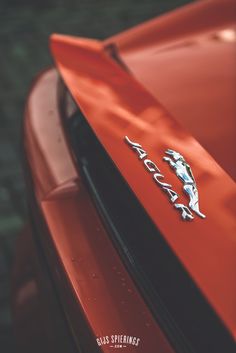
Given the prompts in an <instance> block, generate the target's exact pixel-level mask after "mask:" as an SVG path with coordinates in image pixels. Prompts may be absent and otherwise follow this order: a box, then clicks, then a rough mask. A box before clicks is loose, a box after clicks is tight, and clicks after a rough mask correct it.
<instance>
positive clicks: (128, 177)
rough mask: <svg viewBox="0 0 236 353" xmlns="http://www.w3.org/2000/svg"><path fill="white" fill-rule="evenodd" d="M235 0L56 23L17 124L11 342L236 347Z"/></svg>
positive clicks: (51, 346)
mask: <svg viewBox="0 0 236 353" xmlns="http://www.w3.org/2000/svg"><path fill="white" fill-rule="evenodd" d="M235 20H236V2H235V1H234V0H213V1H212V0H205V1H199V2H194V3H193V4H190V5H187V6H185V7H183V8H180V9H177V10H175V11H173V12H170V13H168V14H165V15H163V16H160V17H158V18H155V19H153V20H151V21H148V22H146V23H143V24H141V25H139V26H137V27H135V28H132V29H130V30H127V31H125V32H122V33H120V34H118V35H115V36H113V37H111V38H108V39H106V40H104V41H98V40H92V39H85V38H78V37H71V36H65V35H59V34H54V35H52V37H51V38H50V47H51V53H52V56H53V58H54V61H55V67H53V68H50V69H48V70H45V71H44V72H42V73H41V74H39V76H38V77H37V78H36V79H35V81H34V83H33V85H32V88H31V91H30V93H29V96H28V99H27V104H26V110H25V118H24V128H23V144H24V156H25V162H24V167H25V175H26V183H27V190H28V199H29V212H30V218H31V226H30V227H28V228H27V229H25V231H24V233H23V234H22V238H21V239H25V241H24V242H23V241H22V240H21V242H20V243H19V244H18V249H17V258H16V265H15V272H14V281H13V287H14V296H13V307H14V313H15V330H16V334H17V336H18V342H19V347H20V348H19V351H20V352H24V353H25V352H30V353H32V352H34V353H35V352H40V353H42V352H50V353H54V352H56V353H71V352H78V353H79V352H81V353H96V352H100V353H113V352H120V353H133V352H137V353H233V352H235V351H236V344H235V338H236V231H235V230H236V224H235V194H236V189H235V184H234V179H235V177H236V169H235V159H234V153H233V152H234V148H235V131H236V126H235V115H236V100H235V91H236V66H235V57H236V46H235V45H236V43H235V42H236V26H235V22H236V21H235Z"/></svg>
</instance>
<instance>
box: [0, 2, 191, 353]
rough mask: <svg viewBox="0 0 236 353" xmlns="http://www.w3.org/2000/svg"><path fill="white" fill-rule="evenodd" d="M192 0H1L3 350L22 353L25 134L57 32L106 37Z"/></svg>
mask: <svg viewBox="0 0 236 353" xmlns="http://www.w3.org/2000/svg"><path fill="white" fill-rule="evenodd" d="M188 2H190V1H188V0H146V1H145V0H97V1H95V0H87V1H86V0H77V1H76V0H68V1H62V0H59V1H55V0H47V1H46V0H41V1H32V0H31V1H29V0H21V1H19V0H18V1H17V0H12V1H9V0H8V1H6V0H1V2H0V18H1V24H0V53H1V55H0V74H1V75H0V77H1V79H0V352H1V353H8V352H17V349H15V344H14V339H13V338H12V337H13V336H12V331H11V314H10V300H9V298H10V273H11V264H12V261H13V259H14V244H15V240H16V238H17V234H18V233H19V231H20V229H21V227H22V226H23V224H24V222H25V221H26V219H27V214H26V213H27V212H26V203H25V192H24V189H25V186H24V180H23V177H22V171H21V148H20V134H21V124H22V117H23V110H24V101H25V98H26V95H27V91H28V89H29V86H30V83H31V81H32V79H33V77H34V76H35V74H37V72H38V71H39V70H41V69H43V68H44V67H45V66H49V65H52V60H51V57H50V53H49V50H48V37H49V35H50V34H51V33H53V32H59V33H65V34H73V35H78V36H84V37H92V38H99V39H103V38H106V37H108V36H111V35H113V34H115V33H117V32H119V31H122V30H124V29H126V28H129V27H131V26H134V25H136V24H138V23H140V22H143V21H145V20H147V19H150V18H152V17H155V16H158V15H160V14H162V13H164V12H167V11H169V10H172V9H174V8H176V7H179V6H181V5H184V4H186V3H188Z"/></svg>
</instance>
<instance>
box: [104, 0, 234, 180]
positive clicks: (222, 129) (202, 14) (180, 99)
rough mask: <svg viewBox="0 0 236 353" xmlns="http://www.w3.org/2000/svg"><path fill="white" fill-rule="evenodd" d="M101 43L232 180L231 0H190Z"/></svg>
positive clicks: (232, 39) (232, 75)
mask: <svg viewBox="0 0 236 353" xmlns="http://www.w3.org/2000/svg"><path fill="white" fill-rule="evenodd" d="M219 14H220V16H219ZM105 43H106V44H107V45H109V44H111V43H113V45H114V44H115V45H116V47H117V49H118V53H119V56H120V58H121V59H122V61H123V62H124V64H125V65H126V66H127V67H128V69H129V70H130V71H131V72H132V74H133V75H134V76H135V78H136V79H138V80H139V81H140V82H141V83H142V85H143V86H144V87H145V88H146V89H147V90H148V91H149V92H150V93H151V94H152V95H153V96H154V97H155V98H156V99H157V100H158V101H159V102H160V103H161V104H162V105H163V106H164V107H165V108H166V109H167V110H168V111H169V112H170V113H171V114H172V115H173V116H174V117H175V119H177V120H178V121H179V123H180V124H182V125H183V126H184V127H185V128H186V129H188V130H189V132H190V133H191V134H192V135H193V136H194V137H195V138H196V139H197V140H198V141H199V142H200V143H201V144H202V146H203V147H204V148H205V149H206V150H207V151H208V152H210V154H211V155H212V156H213V157H214V158H215V159H216V160H217V162H218V163H219V164H220V165H221V166H222V167H223V169H224V170H225V171H226V172H228V173H229V174H230V175H231V176H232V177H233V178H234V180H235V179H236V165H235V155H234V149H235V135H236V119H235V116H236V100H235V90H236V65H235V57H236V2H235V1H234V0H233V1H232V0H226V1H200V2H196V3H195V4H190V5H188V6H186V7H184V8H183V9H180V10H178V11H174V12H173V13H172V12H170V13H168V14H164V15H162V16H160V17H158V18H156V19H154V20H151V21H148V22H147V23H145V24H142V25H140V26H138V27H136V28H134V29H131V30H128V31H125V32H123V33H120V34H118V35H117V36H114V37H111V38H109V39H108V40H107V41H106V42H105Z"/></svg>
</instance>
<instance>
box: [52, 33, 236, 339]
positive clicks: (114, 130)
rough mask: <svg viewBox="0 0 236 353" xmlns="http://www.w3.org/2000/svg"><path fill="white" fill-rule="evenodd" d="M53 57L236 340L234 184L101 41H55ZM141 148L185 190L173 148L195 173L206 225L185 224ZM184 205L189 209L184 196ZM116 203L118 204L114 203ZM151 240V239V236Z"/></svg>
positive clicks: (57, 38) (106, 145) (116, 160)
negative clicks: (169, 157)
mask: <svg viewBox="0 0 236 353" xmlns="http://www.w3.org/2000/svg"><path fill="white" fill-rule="evenodd" d="M51 48H52V52H53V55H54V58H55V61H56V64H57V66H58V69H59V71H60V73H61V75H62V77H63V79H64V80H65V83H66V84H67V85H68V87H69V89H70V91H71V93H72V95H73V97H74V99H75V100H76V102H77V104H78V105H79V106H80V108H81V110H82V112H83V113H84V115H85V116H86V118H87V120H88V122H89V123H90V125H91V126H92V128H93V130H94V132H95V133H96V135H97V137H98V138H99V140H100V141H101V143H102V144H103V146H104V148H105V149H106V151H107V152H108V153H109V155H110V156H111V158H112V159H113V161H114V163H115V164H116V166H117V167H118V168H119V170H120V172H121V174H122V175H123V176H124V178H125V179H126V181H127V182H128V184H129V185H130V187H131V188H132V190H133V192H134V193H135V195H136V196H137V198H138V199H139V201H140V203H141V204H142V205H143V207H144V208H145V210H146V211H147V213H148V214H149V215H150V217H151V218H152V220H153V222H154V223H155V224H156V226H157V227H158V228H159V229H160V230H161V232H162V234H163V236H164V237H165V239H166V240H167V242H168V244H169V245H170V247H171V248H172V249H173V250H174V252H175V254H176V255H177V257H178V258H179V259H180V261H181V262H182V264H183V265H184V267H185V268H186V270H187V271H188V273H189V274H190V275H191V277H192V279H193V280H194V282H195V283H196V284H197V286H198V287H199V288H200V290H201V291H202V293H203V294H204V296H205V298H206V299H207V301H208V302H209V303H210V304H211V306H212V307H213V308H214V310H215V311H216V313H217V314H218V315H219V317H220V318H221V319H222V321H223V322H224V324H225V325H226V327H227V328H228V330H229V332H230V333H231V335H233V336H235V333H236V302H235V296H236V285H235V281H234V279H235V268H236V256H235V255H236V241H235V240H236V239H235V217H234V215H235V203H234V202H235V193H236V192H235V191H236V190H235V184H234V182H233V180H232V179H231V177H230V176H229V175H228V174H227V173H226V172H225V170H224V169H223V168H222V167H220V165H219V164H218V163H217V162H216V161H215V160H214V159H213V158H212V156H211V155H210V154H209V153H208V152H207V151H206V150H205V149H204V148H203V147H202V146H201V145H200V143H199V142H198V141H197V140H196V139H195V138H194V137H193V136H192V135H191V134H190V133H189V132H187V131H186V130H185V129H184V128H183V127H182V126H180V124H179V123H178V122H177V121H176V119H175V118H174V117H172V116H171V115H170V114H169V113H168V112H167V111H166V109H165V108H164V107H163V106H162V105H161V104H160V103H159V102H158V101H157V99H156V98H155V97H153V96H152V95H151V94H150V93H149V92H148V91H147V90H146V89H145V88H144V87H143V86H141V85H140V83H139V82H138V81H137V80H136V79H135V78H134V77H133V76H132V75H130V73H129V72H126V71H124V70H123V68H121V67H120V66H119V65H118V64H117V63H115V62H114V61H112V59H111V58H110V57H108V55H107V54H106V52H105V51H104V44H103V43H101V42H98V41H91V40H86V39H78V38H73V37H67V36H61V35H54V36H53V37H52V39H51ZM125 135H128V136H129V137H130V139H132V140H133V141H136V142H139V143H141V145H142V146H143V147H144V149H145V150H146V151H147V152H148V154H149V156H150V158H151V159H152V160H153V161H155V162H156V163H157V165H158V166H159V168H160V169H161V171H162V172H163V174H164V175H165V178H166V181H168V182H170V183H171V184H172V185H173V188H174V189H175V190H177V191H178V193H179V194H180V195H182V190H181V188H182V186H181V185H180V182H179V181H178V180H177V179H176V176H175V175H173V173H172V171H170V169H169V167H168V166H167V165H166V164H165V163H164V162H162V156H163V155H164V151H165V150H166V149H167V148H172V149H174V150H177V151H179V152H180V153H181V154H183V155H184V156H185V158H186V159H187V161H188V162H189V163H190V165H191V166H192V169H193V172H194V175H195V178H196V180H197V185H198V188H199V192H200V206H201V210H202V212H203V213H205V214H206V215H207V218H206V219H205V220H202V219H199V218H198V217H197V216H196V217H195V219H194V221H193V222H189V223H187V222H183V221H182V220H181V219H180V217H179V214H178V212H177V211H175V210H174V209H173V207H172V205H171V204H169V202H168V200H167V199H166V195H164V194H163V192H162V191H161V190H160V188H158V187H157V186H156V185H155V183H154V182H153V181H152V180H151V178H150V175H149V174H148V173H147V172H146V170H145V169H144V168H143V167H142V165H141V164H140V162H139V161H138V159H137V157H136V156H135V155H134V153H133V151H131V150H130V149H129V148H128V147H127V145H126V144H125V143H124V136H125ZM181 200H182V201H183V202H186V198H185V196H184V195H183V196H181ZM114 202H115V200H114ZM147 236H148V235H147Z"/></svg>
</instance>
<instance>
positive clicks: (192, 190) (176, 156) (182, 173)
mask: <svg viewBox="0 0 236 353" xmlns="http://www.w3.org/2000/svg"><path fill="white" fill-rule="evenodd" d="M165 153H166V154H168V155H169V156H171V157H172V158H173V159H172V158H170V157H163V160H164V161H166V162H168V163H169V165H170V166H171V168H172V169H174V171H175V174H176V175H177V177H178V178H179V179H180V180H181V181H182V183H183V184H184V186H183V189H184V191H185V193H186V194H187V195H188V197H189V204H188V205H189V207H190V208H191V209H192V210H193V211H194V212H195V213H196V214H197V215H198V216H199V217H201V218H206V216H205V215H204V214H203V213H201V212H200V210H199V197H198V190H197V185H196V181H195V179H194V176H193V173H192V170H191V168H190V165H189V164H188V163H187V162H186V161H185V159H184V157H183V156H182V155H181V154H180V153H179V152H176V151H173V150H170V149H168V150H167V151H166V152H165Z"/></svg>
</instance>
